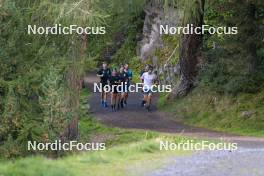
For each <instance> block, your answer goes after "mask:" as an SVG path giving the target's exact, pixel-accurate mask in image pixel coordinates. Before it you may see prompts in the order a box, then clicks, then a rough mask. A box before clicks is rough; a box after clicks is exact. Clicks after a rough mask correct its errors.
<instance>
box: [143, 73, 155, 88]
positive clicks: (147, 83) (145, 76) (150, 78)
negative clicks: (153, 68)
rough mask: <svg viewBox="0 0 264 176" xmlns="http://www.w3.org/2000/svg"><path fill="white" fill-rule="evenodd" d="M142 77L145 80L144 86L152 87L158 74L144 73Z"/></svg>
mask: <svg viewBox="0 0 264 176" xmlns="http://www.w3.org/2000/svg"><path fill="white" fill-rule="evenodd" d="M141 79H143V80H144V82H143V84H144V86H147V87H151V86H152V85H153V84H154V80H155V79H156V75H155V74H154V73H151V74H149V73H148V72H145V73H143V75H142V76H141Z"/></svg>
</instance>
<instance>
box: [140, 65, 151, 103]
mask: <svg viewBox="0 0 264 176" xmlns="http://www.w3.org/2000/svg"><path fill="white" fill-rule="evenodd" d="M148 70H149V65H148V64H146V65H145V67H144V69H143V70H141V72H140V73H139V79H140V80H141V83H144V79H142V78H141V77H142V75H143V74H144V73H145V72H148ZM142 92H143V98H142V103H141V106H142V107H144V105H145V101H144V96H145V94H144V91H143V90H142Z"/></svg>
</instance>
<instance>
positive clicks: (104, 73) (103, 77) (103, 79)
mask: <svg viewBox="0 0 264 176" xmlns="http://www.w3.org/2000/svg"><path fill="white" fill-rule="evenodd" d="M97 76H98V77H100V84H101V85H102V92H101V105H102V107H105V108H107V93H106V92H104V87H105V86H106V85H108V80H109V78H110V76H111V71H110V69H109V68H108V67H107V63H106V62H103V63H102V68H101V69H99V71H98V72H97Z"/></svg>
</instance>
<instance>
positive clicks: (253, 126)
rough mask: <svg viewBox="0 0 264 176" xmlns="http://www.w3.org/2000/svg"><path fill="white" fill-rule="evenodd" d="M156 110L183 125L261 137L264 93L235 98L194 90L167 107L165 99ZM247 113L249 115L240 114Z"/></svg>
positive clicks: (263, 130)
mask: <svg viewBox="0 0 264 176" xmlns="http://www.w3.org/2000/svg"><path fill="white" fill-rule="evenodd" d="M158 104H159V108H160V109H162V110H164V111H167V112H170V113H171V114H173V115H174V117H175V118H179V119H181V120H182V121H183V122H184V123H186V124H190V125H194V126H198V127H204V128H208V129H213V130H218V131H223V132H229V133H234V134H239V135H247V136H264V108H263V107H264V106H263V105H264V90H263V91H261V92H259V93H258V94H241V95H238V96H236V97H232V96H228V95H219V94H216V93H213V92H210V91H209V90H205V89H201V88H197V89H196V90H194V91H193V92H192V93H190V94H189V95H188V96H187V97H185V98H182V99H178V100H176V101H175V102H173V103H171V104H167V103H166V101H165V96H164V95H162V96H161V98H160V100H159V103H158ZM245 113H249V115H243V114H245Z"/></svg>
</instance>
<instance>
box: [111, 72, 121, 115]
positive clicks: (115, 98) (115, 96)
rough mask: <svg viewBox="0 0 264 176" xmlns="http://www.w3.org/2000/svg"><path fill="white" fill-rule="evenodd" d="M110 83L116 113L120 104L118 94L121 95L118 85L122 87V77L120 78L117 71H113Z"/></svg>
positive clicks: (113, 109) (113, 107)
mask: <svg viewBox="0 0 264 176" xmlns="http://www.w3.org/2000/svg"><path fill="white" fill-rule="evenodd" d="M109 82H110V86H111V108H112V111H115V110H116V105H117V103H118V94H119V90H118V85H120V77H119V76H118V74H117V70H116V69H113V72H112V75H111V77H110V79H109Z"/></svg>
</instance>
